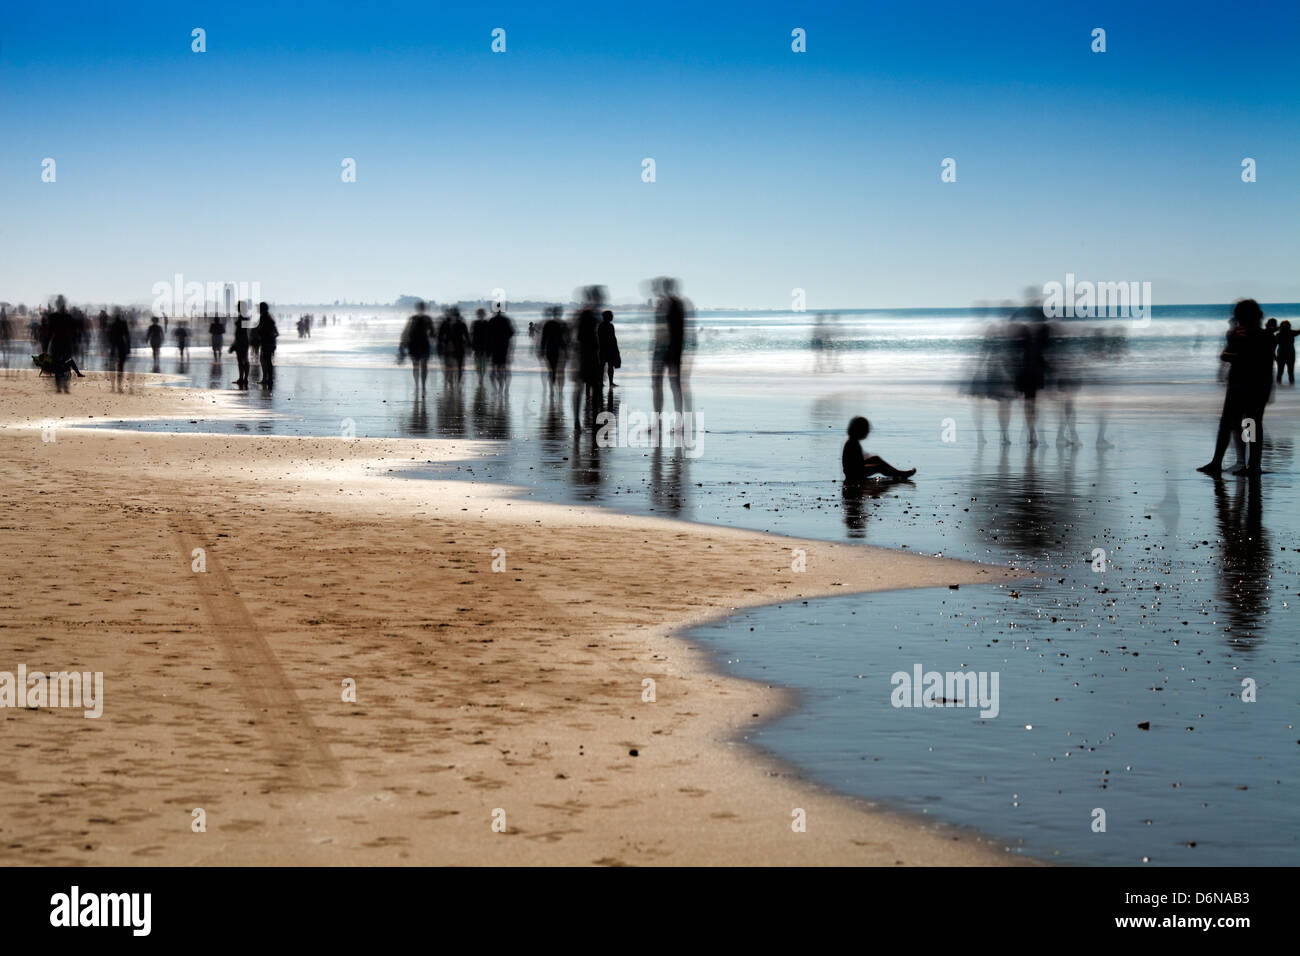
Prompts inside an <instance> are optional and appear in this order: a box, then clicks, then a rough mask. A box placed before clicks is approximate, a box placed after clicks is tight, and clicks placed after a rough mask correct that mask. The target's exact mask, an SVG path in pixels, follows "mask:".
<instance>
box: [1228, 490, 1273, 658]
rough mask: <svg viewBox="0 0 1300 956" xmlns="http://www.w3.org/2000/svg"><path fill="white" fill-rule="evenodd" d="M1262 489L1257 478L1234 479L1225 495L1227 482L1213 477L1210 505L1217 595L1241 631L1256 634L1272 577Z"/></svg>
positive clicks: (1233, 623) (1237, 628) (1244, 634)
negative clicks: (1216, 544) (1217, 552)
mask: <svg viewBox="0 0 1300 956" xmlns="http://www.w3.org/2000/svg"><path fill="white" fill-rule="evenodd" d="M1262 498H1263V495H1262V493H1261V489H1260V483H1259V482H1257V481H1248V482H1237V487H1236V491H1235V492H1234V493H1233V495H1232V497H1231V498H1229V497H1228V488H1227V485H1226V483H1225V482H1223V481H1221V480H1220V481H1216V482H1215V483H1214V510H1215V515H1216V517H1217V518H1218V525H1219V535H1220V537H1221V538H1222V540H1223V550H1222V553H1221V556H1220V559H1219V561H1217V562H1216V566H1217V568H1218V577H1219V582H1218V583H1219V589H1218V593H1219V601H1220V602H1221V604H1222V605H1223V606H1224V607H1225V609H1226V612H1227V615H1228V619H1229V621H1231V622H1232V627H1233V629H1235V630H1236V631H1238V632H1244V633H1242V634H1240V636H1236V635H1234V636H1233V637H1232V638H1231V641H1232V642H1234V643H1235V642H1236V641H1238V640H1240V639H1241V638H1243V637H1244V638H1251V637H1254V636H1255V635H1254V633H1253V632H1254V631H1256V630H1258V629H1259V628H1260V627H1261V626H1263V623H1264V616H1265V615H1266V614H1267V613H1268V601H1267V593H1268V588H1269V581H1270V579H1271V577H1272V575H1271V574H1270V572H1271V570H1272V559H1271V557H1270V555H1271V554H1272V550H1271V548H1270V547H1269V541H1268V534H1267V530H1266V529H1265V527H1264V521H1263V507H1262Z"/></svg>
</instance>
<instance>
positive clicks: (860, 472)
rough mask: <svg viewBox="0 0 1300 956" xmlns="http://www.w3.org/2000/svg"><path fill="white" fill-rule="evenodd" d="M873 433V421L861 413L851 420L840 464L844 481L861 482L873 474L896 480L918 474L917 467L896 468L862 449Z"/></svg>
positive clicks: (903, 479)
mask: <svg viewBox="0 0 1300 956" xmlns="http://www.w3.org/2000/svg"><path fill="white" fill-rule="evenodd" d="M869 434H871V422H869V421H867V419H865V418H863V417H862V416H861V415H857V416H855V417H854V418H853V419H851V420H850V421H849V427H848V436H849V437H848V438H847V439H846V440H845V442H844V450H843V451H842V452H841V453H840V465H841V467H842V468H843V470H844V483H845V484H846V485H847V484H861V483H862V482H863V481H865V480H866V479H868V478H870V477H871V476H872V475H883V476H884V477H886V478H890V479H893V480H895V481H906V480H907V479H909V478H911V477H912V476H913V475H914V474H916V469H915V468H908V469H907V470H903V469H901V468H895V467H894V466H893V465H891V464H890V463H889V462H887V461H885V460H884V459H883V458H880V457H878V456H876V455H868V454H867V453H866V452H865V451H863V450H862V443H863V442H864V441H865V440H866V438H867V435H869Z"/></svg>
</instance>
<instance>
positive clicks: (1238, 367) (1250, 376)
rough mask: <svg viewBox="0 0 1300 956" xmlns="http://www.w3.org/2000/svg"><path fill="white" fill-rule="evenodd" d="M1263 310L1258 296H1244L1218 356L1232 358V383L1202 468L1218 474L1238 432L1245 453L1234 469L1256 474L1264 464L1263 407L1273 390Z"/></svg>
mask: <svg viewBox="0 0 1300 956" xmlns="http://www.w3.org/2000/svg"><path fill="white" fill-rule="evenodd" d="M1263 319H1264V312H1263V310H1262V309H1260V307H1259V303H1258V302H1256V301H1255V300H1254V299H1242V300H1241V301H1239V302H1238V303H1237V304H1236V306H1234V307H1233V310H1232V328H1231V330H1230V331H1229V332H1228V335H1227V339H1226V344H1225V347H1224V350H1223V353H1222V354H1221V355H1220V356H1219V358H1220V359H1221V360H1222V361H1224V362H1226V363H1228V388H1227V393H1226V394H1225V395H1224V399H1223V412H1222V414H1221V415H1220V417H1219V434H1218V437H1217V439H1216V440H1215V445H1214V457H1213V458H1211V459H1210V461H1209V462H1207V463H1206V464H1204V465H1201V467H1199V468H1197V469H1196V470H1197V471H1201V472H1204V473H1205V474H1207V475H1215V476H1217V475H1219V474H1221V473H1222V471H1223V456H1224V454H1225V453H1226V452H1227V449H1228V443H1229V442H1230V441H1231V440H1232V438H1233V436H1234V435H1236V436H1238V437H1239V438H1240V440H1241V442H1242V443H1243V444H1244V446H1245V450H1246V457H1245V458H1244V459H1243V461H1242V464H1241V466H1240V467H1238V468H1237V469H1236V470H1234V471H1233V474H1234V475H1248V476H1252V477H1253V476H1257V475H1259V474H1261V472H1262V470H1263V456H1264V407H1265V406H1266V405H1267V404H1268V400H1269V398H1270V397H1271V395H1272V392H1273V336H1272V335H1270V334H1269V332H1268V331H1267V330H1266V329H1264V328H1263V327H1262V326H1261V323H1262V322H1263Z"/></svg>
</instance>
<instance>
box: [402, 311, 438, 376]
mask: <svg viewBox="0 0 1300 956" xmlns="http://www.w3.org/2000/svg"><path fill="white" fill-rule="evenodd" d="M428 308H429V307H428V305H426V304H425V303H424V302H422V301H421V302H417V303H415V314H414V315H412V316H411V317H410V318H409V319H407V320H406V328H405V329H403V330H402V341H401V344H400V345H398V347H397V360H398V361H399V362H400V361H401V360H402V358H403V357H404V356H407V355H409V356H410V357H411V378H412V380H413V381H414V382H415V396H416V398H419V397H420V396H421V395H423V394H426V393H427V392H428V391H429V354H430V353H431V352H432V351H433V319H431V318H430V317H429V313H428V311H427V310H428Z"/></svg>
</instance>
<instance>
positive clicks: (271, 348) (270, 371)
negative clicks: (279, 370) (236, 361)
mask: <svg viewBox="0 0 1300 956" xmlns="http://www.w3.org/2000/svg"><path fill="white" fill-rule="evenodd" d="M279 337H280V330H279V329H278V328H276V325H275V319H273V318H271V308H270V306H268V305H267V304H266V303H265V302H259V303H257V340H258V343H259V357H260V359H261V362H262V388H264V389H267V390H268V391H269V390H271V389H273V388H274V387H275V347H276V340H277V339H278V338H279Z"/></svg>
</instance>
